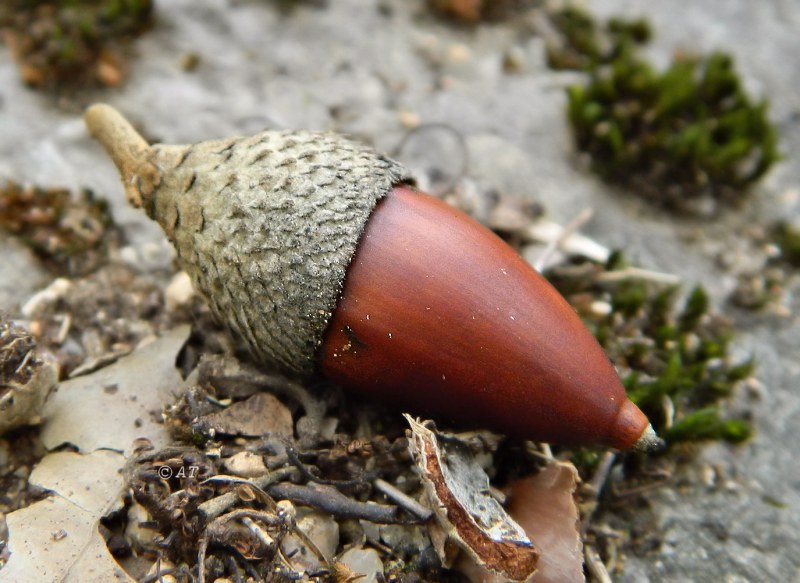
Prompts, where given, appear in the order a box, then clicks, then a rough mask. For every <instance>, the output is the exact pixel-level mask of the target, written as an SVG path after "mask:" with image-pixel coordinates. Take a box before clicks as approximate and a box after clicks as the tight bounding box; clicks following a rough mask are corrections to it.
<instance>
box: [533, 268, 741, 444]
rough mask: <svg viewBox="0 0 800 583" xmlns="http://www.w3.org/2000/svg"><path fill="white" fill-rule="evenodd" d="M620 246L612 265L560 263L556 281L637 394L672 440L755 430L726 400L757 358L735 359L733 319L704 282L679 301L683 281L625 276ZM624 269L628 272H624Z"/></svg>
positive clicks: (736, 438) (737, 437) (737, 435)
mask: <svg viewBox="0 0 800 583" xmlns="http://www.w3.org/2000/svg"><path fill="white" fill-rule="evenodd" d="M626 269H627V266H626V263H625V261H624V259H623V258H622V256H621V255H620V254H614V255H613V256H612V257H611V258H610V259H609V261H608V262H607V264H606V265H599V264H596V263H591V262H584V263H576V264H573V265H567V266H562V267H556V268H554V269H552V270H551V271H550V272H549V273H548V278H549V279H550V281H551V282H552V283H553V284H554V285H555V286H556V287H557V288H558V289H559V291H561V293H562V294H564V295H565V296H566V297H567V299H568V300H569V301H570V302H571V303H572V304H573V305H574V306H575V307H576V308H577V309H578V311H579V313H580V314H581V316H582V317H583V318H584V321H585V322H586V324H587V325H588V326H589V328H590V329H591V330H592V331H593V332H594V334H595V336H596V337H597V339H598V340H599V341H600V344H601V345H602V346H603V348H604V349H605V351H606V353H607V354H608V355H609V357H610V358H611V360H612V361H613V362H614V364H615V365H616V366H617V369H618V370H619V373H620V376H621V377H622V379H623V383H624V385H625V387H626V390H627V391H628V395H629V396H630V398H631V400H633V402H634V403H636V404H637V405H638V406H639V407H640V408H641V409H642V410H643V411H644V412H645V414H646V415H647V416H648V418H649V419H650V421H651V423H652V424H653V427H654V428H655V430H656V432H657V433H658V434H659V435H660V436H661V437H663V438H664V439H665V440H666V441H667V443H668V444H669V445H674V444H676V443H678V442H682V441H697V440H703V439H724V440H726V441H730V442H734V443H739V442H741V441H744V440H746V439H747V438H748V437H750V435H751V433H752V428H751V426H750V423H749V422H748V421H747V420H746V419H744V418H740V417H725V416H723V415H722V413H721V412H720V409H719V407H720V405H721V403H722V401H723V400H724V399H725V398H727V397H728V396H730V395H731V393H732V392H733V390H734V389H735V388H736V386H737V385H738V383H739V382H740V381H743V380H744V379H747V378H748V377H750V376H751V375H752V373H753V369H754V363H753V360H752V359H750V360H747V361H744V362H733V361H732V358H731V356H730V355H729V353H728V347H729V344H730V341H731V338H732V331H731V328H730V324H729V323H728V322H727V321H726V320H725V319H724V318H723V317H721V316H720V315H717V314H713V313H711V312H710V311H709V301H708V297H707V295H706V293H705V291H704V290H703V289H702V288H701V287H697V288H695V289H694V290H693V291H692V292H691V293H690V294H689V296H688V298H687V299H686V301H685V302H684V304H683V305H682V306H680V307H676V305H675V304H676V301H677V297H678V292H679V288H678V287H677V286H675V285H669V284H664V283H660V282H658V281H653V280H648V279H642V278H639V277H636V272H634V273H633V274H632V276H631V277H625V274H626ZM620 276H622V277H620Z"/></svg>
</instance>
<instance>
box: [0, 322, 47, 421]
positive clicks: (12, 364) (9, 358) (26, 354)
mask: <svg viewBox="0 0 800 583" xmlns="http://www.w3.org/2000/svg"><path fill="white" fill-rule="evenodd" d="M57 379H58V367H57V366H56V365H55V364H54V363H53V362H52V361H50V360H48V359H44V358H42V357H41V356H40V355H39V354H38V353H37V351H36V342H35V341H34V339H33V337H32V336H31V335H30V334H29V333H28V332H27V331H26V330H24V329H23V328H21V327H20V326H17V325H15V324H14V323H13V322H11V321H9V320H8V319H6V317H5V316H4V315H2V314H0V435H2V434H3V433H5V432H7V431H9V430H11V429H16V428H17V427H21V426H23V425H30V424H35V423H38V422H39V421H40V415H41V410H42V405H43V404H44V399H45V397H47V394H48V393H49V392H50V389H52V388H53V386H54V385H55V384H56V380H57Z"/></svg>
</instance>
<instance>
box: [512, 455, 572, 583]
mask: <svg viewBox="0 0 800 583" xmlns="http://www.w3.org/2000/svg"><path fill="white" fill-rule="evenodd" d="M577 484H578V471H577V470H576V469H575V466H573V465H572V464H571V463H569V462H558V461H555V462H553V463H551V464H549V465H548V466H547V467H545V468H544V469H543V470H542V471H541V472H539V473H538V474H536V475H535V476H529V477H527V478H523V479H521V480H517V481H516V482H514V483H512V484H511V485H510V486H509V488H508V490H507V492H508V496H509V498H508V512H509V514H511V516H513V517H514V520H516V521H517V522H518V523H519V524H520V526H522V528H523V529H525V533H526V534H527V535H528V536H529V537H530V538H531V540H535V541H536V546H537V547H538V548H539V550H540V551H541V553H542V556H541V560H540V561H539V570H538V571H537V572H536V574H535V575H534V576H533V578H531V579H530V581H531V582H532V583H578V582H580V583H583V582H584V581H585V578H584V576H583V543H582V542H581V536H580V524H579V513H578V506H577V505H576V504H575V498H574V495H575V488H576V487H577Z"/></svg>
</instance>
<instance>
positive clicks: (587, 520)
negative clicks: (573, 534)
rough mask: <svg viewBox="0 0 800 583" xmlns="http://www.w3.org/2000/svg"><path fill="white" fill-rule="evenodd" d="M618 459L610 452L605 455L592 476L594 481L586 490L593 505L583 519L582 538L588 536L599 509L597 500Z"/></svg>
mask: <svg viewBox="0 0 800 583" xmlns="http://www.w3.org/2000/svg"><path fill="white" fill-rule="evenodd" d="M616 457H617V455H616V454H615V453H613V452H610V451H607V452H606V453H605V454H603V458H602V459H601V460H600V464H599V465H598V466H597V470H595V472H594V475H593V476H592V481H591V482H589V484H588V488H586V490H588V495H589V496H591V498H590V499H589V500H587V502H592V503H593V504H591V505H590V506H589V510H588V511H587V513H586V516H585V517H584V519H583V524H582V525H581V536H582V537H585V536H586V531H587V530H588V529H589V524H591V522H592V516H593V515H594V512H595V509H596V508H597V500H598V499H599V498H600V493H601V492H602V491H603V486H604V485H605V483H606V480H607V479H608V474H609V472H611V466H613V465H614V460H615V459H616Z"/></svg>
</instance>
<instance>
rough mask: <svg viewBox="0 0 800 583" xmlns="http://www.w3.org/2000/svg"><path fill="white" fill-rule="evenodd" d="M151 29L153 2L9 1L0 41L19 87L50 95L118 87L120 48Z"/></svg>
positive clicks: (1, 11) (2, 12)
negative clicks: (14, 65)
mask: <svg viewBox="0 0 800 583" xmlns="http://www.w3.org/2000/svg"><path fill="white" fill-rule="evenodd" d="M152 24H153V1H152V0H78V1H74V2H64V1H60V0H8V1H6V2H4V3H3V5H2V6H1V7H0V37H1V38H2V40H3V42H4V43H5V44H6V46H8V47H9V49H10V50H11V54H12V55H13V56H14V58H15V59H16V60H17V62H18V63H19V68H20V77H21V79H22V81H23V82H24V83H25V84H27V85H30V86H32V87H36V88H38V89H45V90H48V91H60V90H63V89H66V88H77V87H87V86H93V85H101V86H106V87H116V86H117V85H119V84H120V83H122V79H123V77H124V72H123V58H122V53H123V48H124V47H125V45H126V43H127V41H129V40H130V39H132V38H134V37H136V36H138V35H139V34H141V33H142V32H143V31H145V30H147V29H148V28H149V27H150V26H151V25H152Z"/></svg>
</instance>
